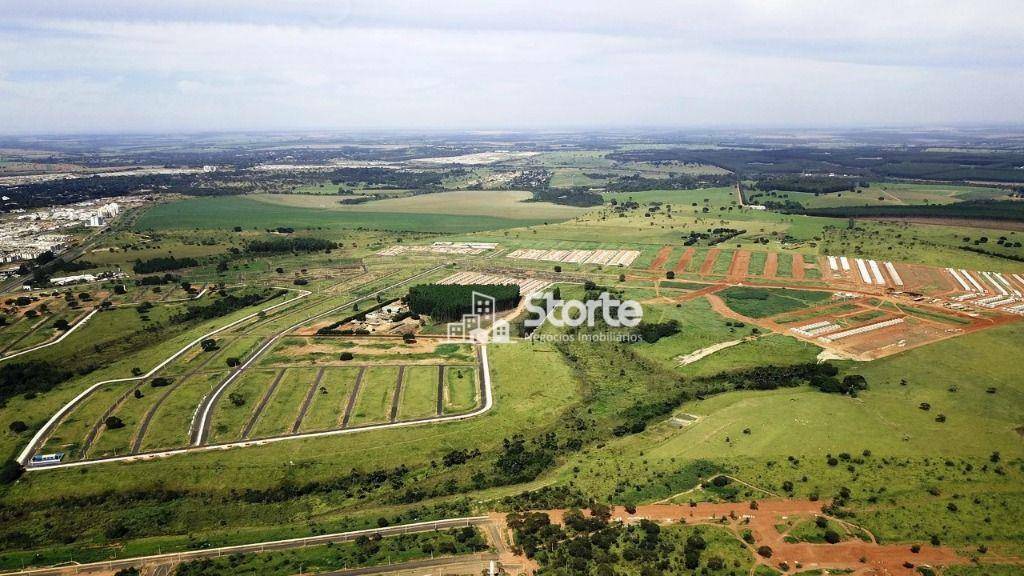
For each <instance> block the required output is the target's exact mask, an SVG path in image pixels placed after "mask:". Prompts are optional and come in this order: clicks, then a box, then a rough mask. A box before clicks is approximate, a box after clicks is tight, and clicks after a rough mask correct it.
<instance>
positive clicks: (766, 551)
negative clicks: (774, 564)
mask: <svg viewBox="0 0 1024 576" xmlns="http://www.w3.org/2000/svg"><path fill="white" fill-rule="evenodd" d="M757 554H758V556H761V557H762V558H771V557H772V549H771V546H758V547H757Z"/></svg>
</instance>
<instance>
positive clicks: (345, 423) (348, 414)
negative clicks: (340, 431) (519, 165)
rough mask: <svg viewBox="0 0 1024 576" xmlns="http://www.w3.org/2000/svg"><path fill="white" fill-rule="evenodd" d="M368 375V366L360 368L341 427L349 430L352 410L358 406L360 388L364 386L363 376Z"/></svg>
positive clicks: (342, 417)
mask: <svg viewBox="0 0 1024 576" xmlns="http://www.w3.org/2000/svg"><path fill="white" fill-rule="evenodd" d="M364 374H366V366H360V367H359V373H358V374H356V383H355V385H354V386H352V393H351V394H349V395H348V403H347V404H346V405H345V413H344V414H343V415H342V416H341V427H342V428H348V423H349V420H351V419H352V409H353V408H355V406H356V398H358V397H359V387H360V386H362V385H363V375H364Z"/></svg>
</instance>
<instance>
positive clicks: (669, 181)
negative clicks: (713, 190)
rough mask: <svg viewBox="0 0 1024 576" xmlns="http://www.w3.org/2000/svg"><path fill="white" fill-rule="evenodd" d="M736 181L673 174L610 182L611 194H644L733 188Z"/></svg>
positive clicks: (727, 175) (624, 178)
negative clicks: (655, 191) (654, 191)
mask: <svg viewBox="0 0 1024 576" xmlns="http://www.w3.org/2000/svg"><path fill="white" fill-rule="evenodd" d="M735 181H736V178H735V177H734V176H733V175H732V174H725V175H719V176H714V175H706V174H705V175H701V176H690V175H689V174H671V175H670V176H669V177H668V178H647V177H645V176H641V175H639V174H634V175H632V176H620V177H619V178H616V179H615V180H613V181H611V182H609V183H608V184H607V185H606V186H605V189H606V190H608V191H609V192H642V191H644V190H695V189H697V188H706V187H709V186H731V185H732V184H733V183H734V182H735Z"/></svg>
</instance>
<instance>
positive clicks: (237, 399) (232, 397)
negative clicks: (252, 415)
mask: <svg viewBox="0 0 1024 576" xmlns="http://www.w3.org/2000/svg"><path fill="white" fill-rule="evenodd" d="M228 400H229V401H230V402H231V405H232V406H244V405H245V396H242V395H241V394H239V393H238V392H232V393H231V394H228Z"/></svg>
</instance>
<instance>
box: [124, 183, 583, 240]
mask: <svg viewBox="0 0 1024 576" xmlns="http://www.w3.org/2000/svg"><path fill="white" fill-rule="evenodd" d="M450 194H463V193H460V192H452V193H450ZM495 194H500V193H495ZM431 196H434V195H431ZM438 196H441V195H440V194H438ZM281 198H283V199H285V200H281V201H279V202H269V201H265V200H261V199H258V198H255V197H250V196H230V197H216V198H190V199H187V200H180V201H176V202H169V203H163V204H157V205H155V206H153V207H152V208H150V209H149V210H147V211H146V212H145V213H144V214H143V215H142V216H140V217H139V219H138V221H137V222H136V223H135V229H136V230H139V231H146V230H172V229H190V228H195V229H202V230H230V229H232V228H233V227H235V226H242V227H243V228H246V229H250V230H251V229H257V230H262V229H265V228H266V229H269V228H277V227H278V226H289V227H292V228H295V229H296V230H327V231H332V232H333V231H337V230H341V229H352V228H365V229H371V230H373V229H377V230H396V231H409V232H449V233H453V232H454V233H458V232H472V231H477V230H494V229H500V228H515V227H520V226H532V225H537V224H543V223H544V222H556V221H558V220H561V219H564V218H565V217H566V211H565V210H564V207H554V208H551V210H550V212H551V213H552V215H551V216H545V215H546V214H548V211H547V207H548V206H550V205H544V204H543V203H537V204H532V203H531V204H528V206H529V208H526V209H520V211H519V212H517V213H519V214H523V215H524V217H514V218H505V217H499V216H493V215H492V214H495V213H496V212H495V211H493V210H492V211H490V212H487V213H484V214H480V213H479V212H480V211H482V210H485V209H486V203H485V202H483V201H480V202H479V203H478V206H479V208H478V209H477V212H476V213H449V212H447V211H445V206H446V204H445V203H444V202H443V201H442V202H440V203H437V202H432V203H424V202H423V201H420V200H417V199H418V198H420V197H412V198H408V199H407V198H401V199H395V200H380V201H377V202H371V203H367V204H366V205H360V206H371V205H374V204H376V205H378V207H379V208H380V211H366V210H359V211H356V210H333V209H331V210H329V209H324V208H323V207H321V206H319V205H318V204H316V202H315V201H308V200H304V202H303V203H298V205H292V204H289V203H288V200H293V199H294V198H298V199H304V198H308V197H303V196H295V197H293V196H287V195H286V196H282V197H281ZM319 198H320V197H316V199H319ZM517 198H518V197H517ZM442 200H443V199H442ZM506 202H507V200H506ZM410 203H412V205H411V206H410ZM381 204H383V206H380V205H381ZM534 206H536V208H533V207H534ZM517 208H518V207H517ZM418 209H425V210H437V211H438V212H418V211H416V210H418Z"/></svg>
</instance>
